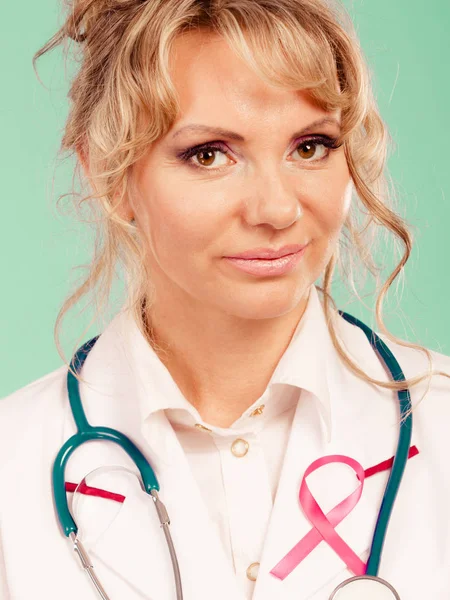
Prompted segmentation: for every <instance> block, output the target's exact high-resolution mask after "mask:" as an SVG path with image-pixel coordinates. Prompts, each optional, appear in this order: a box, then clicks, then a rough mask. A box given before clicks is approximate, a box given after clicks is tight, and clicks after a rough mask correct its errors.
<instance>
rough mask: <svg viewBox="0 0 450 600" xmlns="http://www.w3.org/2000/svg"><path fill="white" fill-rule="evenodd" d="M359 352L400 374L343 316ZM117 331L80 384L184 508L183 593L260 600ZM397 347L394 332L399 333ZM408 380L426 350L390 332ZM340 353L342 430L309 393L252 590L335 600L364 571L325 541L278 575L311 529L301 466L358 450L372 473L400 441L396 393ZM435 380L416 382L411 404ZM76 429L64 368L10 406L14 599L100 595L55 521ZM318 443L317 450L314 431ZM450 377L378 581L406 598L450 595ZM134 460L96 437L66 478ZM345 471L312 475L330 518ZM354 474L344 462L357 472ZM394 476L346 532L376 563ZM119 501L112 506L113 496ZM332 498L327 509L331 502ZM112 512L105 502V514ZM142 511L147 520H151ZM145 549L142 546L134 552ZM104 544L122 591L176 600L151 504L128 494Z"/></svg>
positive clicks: (2, 516)
mask: <svg viewBox="0 0 450 600" xmlns="http://www.w3.org/2000/svg"><path fill="white" fill-rule="evenodd" d="M339 331H340V335H341V336H342V339H343V341H344V343H345V345H346V347H347V349H348V350H349V351H350V352H351V353H352V355H353V356H354V357H356V358H357V359H358V361H359V364H360V366H361V367H362V368H363V369H365V370H366V371H367V372H369V373H370V374H371V375H372V376H374V377H377V378H381V379H384V380H385V381H388V380H389V379H390V378H389V376H388V374H387V372H386V371H385V369H384V367H383V366H382V364H381V363H380V362H379V359H378V358H377V356H376V354H375V353H374V351H373V350H372V348H371V346H370V344H369V343H368V341H367V338H366V337H365V335H364V333H363V332H362V331H361V330H360V329H359V328H357V327H355V326H354V325H351V324H349V323H347V322H346V321H344V320H343V319H342V318H339ZM114 335H115V334H114V331H113V327H112V326H111V325H110V326H108V327H107V328H106V330H105V331H104V332H103V334H102V335H101V336H100V338H99V340H98V341H97V343H96V345H95V347H94V348H93V349H92V351H91V353H90V355H89V357H88V359H87V361H86V363H85V366H84V368H83V376H84V378H85V379H86V381H87V382H89V383H83V384H81V386H80V391H81V397H82V399H83V404H84V407H85V410H86V413H87V416H88V419H89V421H90V422H91V423H92V424H97V425H105V426H109V427H113V428H116V429H118V430H120V431H122V432H124V433H125V434H127V435H129V436H130V437H131V438H132V439H133V440H134V441H135V443H136V444H137V445H138V446H139V447H140V449H141V450H142V451H143V452H144V454H145V455H146V457H147V458H148V459H149V460H150V462H151V463H152V464H153V466H154V468H155V472H156V475H157V477H158V479H159V482H160V485H161V492H160V497H161V499H162V501H163V502H164V503H165V505H166V507H167V510H168V512H169V515H170V518H171V531H172V536H173V540H174V544H175V548H176V550H177V554H178V559H179V564H180V570H181V576H182V580H183V591H184V599H185V600H212V599H213V600H249V598H245V597H244V595H243V593H242V591H241V590H240V589H239V588H238V586H237V584H236V580H235V575H234V572H233V570H232V566H231V565H230V562H229V560H228V558H227V557H226V556H225V553H224V550H223V547H222V545H221V544H220V543H219V540H218V538H217V535H216V533H215V530H214V528H213V527H212V526H211V523H210V521H209V516H208V511H207V510H206V507H205V505H204V501H203V500H202V495H201V493H200V490H199V488H198V485H197V484H196V482H195V480H194V477H193V475H192V473H191V471H190V470H189V467H188V463H187V460H186V457H185V455H184V452H183V450H182V447H181V445H180V443H179V441H178V439H177V437H176V435H175V433H174V431H173V429H172V427H171V425H170V423H169V422H168V420H167V418H166V416H165V414H164V412H163V411H161V412H160V413H159V416H158V419H159V422H158V425H157V427H156V428H153V434H154V435H152V436H150V438H149V437H148V435H144V431H145V429H144V428H143V427H141V425H140V423H139V415H138V414H137V408H136V403H135V402H134V401H133V400H134V398H135V397H136V395H137V393H138V390H137V387H136V386H137V385H138V383H137V381H136V379H135V378H134V376H133V365H132V364H130V362H129V360H127V358H126V356H125V355H124V354H123V353H122V350H121V348H120V343H119V344H117V339H115V338H114ZM385 341H386V342H387V340H385ZM387 343H388V345H389V347H390V348H391V350H392V351H393V352H394V354H395V356H396V357H397V360H398V361H399V363H400V365H401V367H402V368H403V370H404V372H405V375H406V376H412V375H414V374H417V373H421V372H423V371H424V369H425V368H426V360H425V358H424V357H423V355H422V354H421V353H419V352H417V351H414V350H411V349H408V348H403V347H401V346H399V345H396V344H393V343H391V342H387ZM330 356H331V357H333V356H334V358H327V361H328V362H327V365H326V372H325V373H324V377H326V378H327V380H328V384H329V386H330V390H331V408H332V435H331V439H330V440H328V439H327V437H326V436H325V435H324V432H323V430H322V429H321V427H320V423H319V421H318V420H317V419H316V416H315V415H316V413H314V411H313V410H312V407H313V404H314V398H313V396H312V394H310V393H308V392H306V393H305V394H302V401H301V402H299V403H298V406H297V409H296V413H295V417H294V421H293V425H292V431H291V434H290V439H289V442H288V446H287V451H286V455H285V458H284V463H283V468H282V472H281V477H280V481H279V486H278V492H277V496H276V499H275V503H274V507H273V511H272V515H271V520H270V523H269V527H268V531H267V536H266V540H265V544H264V551H263V555H262V558H261V561H260V569H259V574H258V578H257V581H256V583H255V587H254V593H253V600H307V599H308V600H327V599H328V597H329V595H330V594H331V592H332V590H333V589H334V588H335V586H336V585H338V584H339V583H340V582H342V581H344V580H345V579H346V578H348V577H351V576H352V573H351V572H350V571H349V570H348V569H347V568H346V566H345V564H344V563H343V562H342V560H341V559H340V558H339V557H338V556H337V555H336V554H335V553H334V551H333V550H332V549H331V548H330V547H328V546H327V545H326V544H325V543H321V544H320V545H319V546H317V547H316V548H315V550H314V551H313V552H311V554H310V555H309V556H308V557H307V558H306V559H305V560H304V561H303V562H302V563H301V564H300V565H299V566H298V567H297V568H296V569H295V570H294V571H293V572H292V573H291V574H290V575H289V576H288V577H287V578H286V579H285V580H284V581H280V580H278V579H276V578H274V577H273V576H272V575H270V573H269V572H270V570H271V569H272V568H273V567H274V566H275V565H276V564H277V563H278V562H279V561H280V559H281V558H283V557H284V556H285V555H286V553H287V552H288V551H289V550H291V548H292V547H293V546H294V545H295V544H296V543H297V542H298V541H299V540H300V539H301V538H302V537H303V536H304V535H305V534H306V533H307V532H308V531H309V530H310V528H311V525H310V523H309V522H308V520H307V519H306V518H305V516H304V515H303V513H302V511H301V509H300V506H299V501H298V490H299V485H300V482H301V479H302V475H303V473H304V471H305V469H306V468H307V466H308V465H309V464H310V463H311V458H312V456H314V457H315V458H318V457H320V456H324V455H329V454H344V455H347V456H350V457H352V458H355V459H356V460H358V461H359V462H360V463H361V464H362V466H363V467H364V468H367V467H370V466H373V465H376V464H378V463H380V462H382V461H384V460H386V459H389V458H391V457H392V456H393V455H394V453H395V449H396V444H397V439H398V426H397V417H398V402H397V395H396V392H391V391H385V390H380V389H379V388H376V387H375V386H372V385H371V384H367V383H365V382H363V381H361V380H359V379H357V378H356V377H355V376H354V375H353V374H352V373H350V372H349V371H348V369H347V368H346V367H344V365H343V364H342V363H340V362H339V360H338V358H337V355H336V354H334V355H333V354H330ZM433 360H434V367H435V368H439V369H443V370H445V371H446V372H449V373H450V358H449V357H447V356H444V355H442V354H439V353H437V352H433ZM424 390H425V385H424V384H422V385H421V386H417V387H415V388H413V389H412V390H411V395H412V399H413V403H414V404H415V403H416V402H417V400H418V399H419V398H420V397H421V396H422V394H423V392H424ZM74 432H75V427H74V423H73V420H72V417H71V413H70V411H69V405H68V401H67V392H66V369H65V367H64V366H63V367H61V368H59V369H57V370H56V371H54V372H52V373H50V374H48V375H47V376H45V377H43V378H41V379H39V380H37V381H35V382H33V383H31V384H30V385H28V386H26V387H24V388H22V389H20V390H18V391H17V392H15V393H14V394H11V395H10V396H8V397H7V398H5V399H3V400H1V401H0V450H1V454H0V456H1V457H2V458H1V461H0V488H1V492H0V597H1V600H30V598H46V599H48V600H53V599H54V600H56V599H58V600H59V599H61V598H64V599H65V600H75V599H77V600H79V599H80V598H83V600H84V599H86V600H90V599H91V598H92V600H94V599H95V598H96V597H97V595H96V592H95V591H94V590H93V589H92V587H91V584H90V582H89V580H88V578H87V577H86V575H85V574H83V572H82V571H81V568H80V566H79V563H77V561H76V557H75V556H74V555H73V552H72V551H71V550H70V548H69V542H68V540H67V538H65V537H64V536H63V535H62V533H61V531H60V529H59V525H58V523H57V521H56V517H55V511H54V507H53V501H52V489H51V467H52V464H53V460H54V458H55V456H56V454H57V452H58V450H59V448H60V447H61V445H62V444H63V442H64V441H65V440H66V439H67V438H68V437H69V436H70V435H71V434H73V433H74ZM305 436H307V438H308V448H310V449H311V448H312V449H313V452H312V454H311V451H309V453H308V455H307V456H305V453H304V452H303V446H304V443H303V441H304V440H305ZM449 440H450V383H449V380H448V379H445V378H443V377H435V378H434V379H433V382H432V386H431V388H430V390H429V392H428V394H427V396H426V397H425V399H424V400H423V401H422V402H421V403H420V404H419V405H418V406H417V407H416V409H415V413H414V428H413V439H412V445H416V446H417V448H418V449H419V454H418V455H417V456H414V457H412V458H410V459H409V461H408V464H407V467H406V471H405V475H404V478H403V481H402V485H401V488H400V491H399V495H398V497H397V501H396V504H395V506H394V512H393V515H392V518H391V521H390V525H389V530H388V534H387V538H386V543H385V546H384V551H383V556H382V561H381V567H380V572H379V575H380V576H381V577H383V578H384V579H386V580H388V581H389V582H390V583H391V584H392V585H393V586H394V587H395V588H396V589H397V591H398V593H399V594H400V598H401V600H424V599H425V598H432V599H433V600H448V599H449V598H450V516H449V514H450V485H449V484H450V460H449V459H450V445H449ZM105 464H123V465H125V466H129V467H131V468H133V467H134V465H133V464H132V463H131V461H130V460H129V459H128V457H127V456H126V455H125V454H124V453H123V451H121V449H120V448H119V447H117V446H115V445H114V444H109V443H104V442H103V443H100V442H91V443H89V444H85V445H84V446H83V447H82V448H80V449H78V450H77V451H76V452H75V453H74V455H73V456H72V457H71V458H70V460H69V464H68V467H67V470H66V480H68V481H72V482H78V481H79V480H80V479H81V477H82V476H84V475H85V474H86V473H87V472H89V471H90V470H92V469H94V468H95V467H97V466H100V465H105ZM345 469H346V467H340V468H338V469H336V468H333V469H331V468H329V467H326V468H323V469H322V470H321V471H318V472H316V473H314V474H313V475H312V476H311V478H314V479H311V481H312V482H313V483H314V485H312V484H310V487H311V489H313V491H314V495H315V497H316V498H317V499H318V501H319V502H321V504H322V506H323V508H324V510H325V511H326V512H327V511H328V510H330V509H331V508H332V507H333V506H334V505H335V504H337V503H338V502H340V501H341V500H342V499H343V498H344V497H346V496H348V495H349V494H350V493H351V492H352V491H353V489H354V488H355V476H354V474H353V472H350V470H349V469H348V471H345ZM344 471H345V472H344ZM388 475H389V471H383V472H381V473H377V474H376V475H373V476H372V477H370V478H367V479H366V481H365V483H364V488H363V493H362V497H361V499H360V501H359V503H358V504H357V506H356V507H355V508H354V509H353V511H352V512H351V513H350V514H349V515H348V516H347V517H346V518H345V519H344V520H343V521H342V523H341V524H340V525H338V526H337V528H336V529H337V531H338V533H339V534H340V535H341V536H342V537H343V539H344V540H345V541H346V542H347V543H348V544H349V545H350V547H351V548H352V549H353V550H355V552H356V553H357V554H358V555H359V556H360V557H361V559H363V560H364V561H365V560H366V559H367V557H368V554H369V548H370V544H371V540H372V534H373V529H374V525H375V522H376V518H377V515H378V511H379V508H380V503H381V499H382V495H383V492H384V488H385V484H386V482H387V478H388ZM106 502H108V501H106ZM327 502H328V504H327ZM99 510H100V509H99ZM138 514H139V515H140V516H139V518H137V515H138ZM130 549H133V552H131V551H130ZM93 550H95V554H92V558H93V562H94V565H95V568H96V571H97V573H98V575H99V577H100V579H101V581H102V583H103V585H104V587H105V589H106V591H107V592H108V593H109V594H110V597H111V599H112V600H114V599H118V600H119V599H120V600H124V599H126V600H139V599H141V600H142V599H144V598H146V599H150V600H174V599H175V588H174V583H173V575H172V568H171V563H170V558H169V555H168V552H167V549H166V543H165V540H164V536H163V533H162V530H161V529H160V526H159V521H158V520H157V516H156V512H155V511H154V510H153V511H152V512H151V513H147V516H145V515H143V513H140V512H139V507H136V506H135V505H133V504H132V503H127V500H125V503H124V505H123V507H122V510H121V512H120V516H119V518H118V519H116V520H115V521H114V522H113V524H112V525H111V527H110V528H109V529H108V530H107V532H106V533H105V534H104V535H103V536H102V537H100V538H99V541H98V542H97V544H96V545H95V546H94V549H93Z"/></svg>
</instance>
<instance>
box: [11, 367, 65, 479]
mask: <svg viewBox="0 0 450 600" xmlns="http://www.w3.org/2000/svg"><path fill="white" fill-rule="evenodd" d="M66 374H67V368H66V366H65V365H63V366H61V367H59V368H58V369H55V370H54V371H51V372H50V373H47V374H46V375H44V376H42V377H40V378H39V379H36V380H34V381H32V382H31V383H29V384H27V385H25V386H23V387H22V388H19V389H18V390H16V391H14V392H13V393H11V394H9V395H8V396H5V397H3V398H1V399H0V457H2V458H1V459H0V468H1V467H3V466H4V460H5V458H6V462H7V463H11V461H12V459H13V456H14V455H15V454H16V452H17V451H18V449H19V448H20V447H21V446H23V445H25V446H28V447H29V446H30V445H31V446H32V445H33V444H36V446H35V448H36V449H38V448H39V447H40V446H42V444H43V443H44V441H45V440H46V439H49V437H51V436H52V435H53V436H54V435H55V434H57V433H58V432H59V431H61V427H62V424H63V419H64V411H65V405H66V403H65V402H64V398H65V395H66ZM4 457H5V458H4Z"/></svg>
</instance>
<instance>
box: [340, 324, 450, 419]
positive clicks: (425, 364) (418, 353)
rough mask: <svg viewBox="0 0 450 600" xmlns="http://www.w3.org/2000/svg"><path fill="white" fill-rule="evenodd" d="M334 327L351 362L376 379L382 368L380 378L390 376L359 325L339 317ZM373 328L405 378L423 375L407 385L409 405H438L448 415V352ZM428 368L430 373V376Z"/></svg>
mask: <svg viewBox="0 0 450 600" xmlns="http://www.w3.org/2000/svg"><path fill="white" fill-rule="evenodd" d="M337 329H338V332H339V336H338V337H339V339H340V341H341V342H343V343H344V347H345V350H346V351H347V352H348V353H349V355H350V357H351V358H352V359H353V360H354V361H355V362H357V363H358V364H359V365H360V366H361V367H362V368H363V369H364V370H365V371H366V372H367V373H368V374H369V375H370V376H372V377H373V378H375V379H379V378H380V374H382V373H384V372H385V373H387V375H388V377H387V379H386V378H384V379H386V381H389V380H391V377H390V374H389V371H388V370H387V369H383V370H382V369H381V368H380V362H381V357H379V356H377V352H376V351H374V349H373V348H371V345H370V343H369V340H368V338H367V336H366V334H365V333H364V332H363V331H362V329H360V328H359V327H356V326H354V325H353V324H351V323H349V322H348V321H346V320H345V319H344V318H342V317H340V318H339V319H338V320H337ZM374 331H375V333H376V334H377V336H378V337H379V338H380V339H381V340H382V341H383V342H384V344H385V345H386V346H387V347H388V349H389V350H390V352H391V353H392V354H393V356H394V358H395V360H396V361H397V362H398V364H399V366H400V368H401V369H402V371H403V373H404V376H405V378H406V379H408V380H409V379H413V378H415V377H417V376H418V375H420V376H422V375H424V376H425V377H424V378H423V380H422V381H421V382H419V383H417V384H412V385H411V386H410V394H411V400H412V403H413V406H417V407H419V405H421V411H423V410H427V409H428V410H429V411H431V412H434V410H437V409H439V410H442V411H444V412H445V413H446V414H447V415H448V416H449V418H450V356H448V355H446V354H444V353H442V352H439V351H437V350H433V349H431V348H428V347H426V346H425V347H422V345H420V344H418V343H416V342H415V343H416V345H417V346H418V347H411V346H410V345H407V344H408V343H409V342H408V341H407V340H399V341H395V340H392V339H390V338H389V337H388V335H386V334H384V333H381V332H379V331H377V330H374ZM430 371H432V372H433V373H434V374H433V375H432V376H431V377H430V376H429V372H430ZM422 405H423V406H422ZM439 410H438V412H439Z"/></svg>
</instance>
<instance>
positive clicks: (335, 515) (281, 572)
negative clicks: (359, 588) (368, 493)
mask: <svg viewBox="0 0 450 600" xmlns="http://www.w3.org/2000/svg"><path fill="white" fill-rule="evenodd" d="M333 462H339V463H343V464H346V465H348V466H349V467H351V468H352V469H353V470H354V471H355V473H356V476H357V477H358V479H359V481H360V484H359V486H358V487H357V488H356V490H355V491H354V492H352V493H351V494H350V495H349V496H347V498H345V500H343V501H342V502H340V503H339V504H337V505H336V506H335V507H334V508H333V509H332V510H331V511H330V512H329V513H328V514H327V515H325V514H324V513H323V511H322V509H321V508H320V506H319V505H318V504H317V502H316V501H315V499H314V497H313V495H312V494H311V492H310V491H309V488H308V484H307V483H306V478H307V477H308V475H310V474H311V473H312V472H313V471H315V470H317V469H319V468H320V467H322V466H323V465H326V464H328V463H333ZM364 477H365V475H364V469H363V467H362V466H361V465H360V464H359V462H358V461H356V460H354V459H353V458H350V457H348V456H344V455H341V454H332V455H330V456H324V457H322V458H319V459H318V460H315V461H314V462H313V463H311V465H310V466H309V467H308V468H307V469H306V471H305V474H304V475H303V479H302V483H301V485H300V491H299V500H300V505H301V507H302V509H303V511H304V513H305V515H306V516H307V517H308V519H309V521H310V522H311V524H312V525H313V528H312V529H311V530H310V531H309V532H308V533H307V534H306V535H305V536H304V537H303V538H302V539H301V540H300V541H299V542H298V544H296V545H295V546H294V547H293V548H292V550H290V551H289V552H288V553H287V554H286V556H285V557H284V558H282V559H281V560H280V562H279V563H278V564H277V565H276V566H275V567H274V568H273V569H272V570H271V571H270V573H271V574H272V575H274V576H275V577H277V578H278V579H281V580H283V579H285V578H286V577H287V576H288V575H289V573H291V572H292V571H293V570H294V569H295V567H297V566H298V565H299V564H300V563H301V562H302V560H303V559H304V558H306V557H307V556H308V554H309V553H310V552H312V550H314V548H315V547H316V546H317V545H318V544H319V543H320V542H321V541H322V540H324V541H325V542H326V543H327V544H328V545H329V546H330V547H331V548H332V549H333V550H334V551H335V552H336V554H337V555H338V556H339V557H340V558H341V559H342V560H343V561H344V562H345V564H346V565H347V567H348V568H349V569H350V570H351V571H353V573H354V574H355V575H364V574H365V572H366V565H365V564H364V563H363V561H362V560H361V559H360V558H359V556H358V555H357V554H356V553H355V552H354V551H353V550H352V549H351V548H350V546H349V545H348V544H347V543H346V542H344V540H343V539H342V538H341V537H340V535H338V534H337V533H336V531H335V529H334V528H335V527H336V525H338V524H339V523H340V522H341V521H342V520H343V519H344V518H345V517H346V516H347V515H348V514H349V513H350V512H351V511H352V510H353V509H354V507H355V506H356V505H357V504H358V502H359V499H360V498H361V494H362V490H363V485H364Z"/></svg>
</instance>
